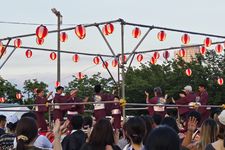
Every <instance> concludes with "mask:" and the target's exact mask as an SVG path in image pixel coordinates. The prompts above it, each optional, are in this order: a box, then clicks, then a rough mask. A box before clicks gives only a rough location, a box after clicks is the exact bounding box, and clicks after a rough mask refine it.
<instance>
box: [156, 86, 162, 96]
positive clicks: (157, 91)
mask: <svg viewBox="0 0 225 150" xmlns="http://www.w3.org/2000/svg"><path fill="white" fill-rule="evenodd" d="M154 92H155V93H156V95H157V96H158V97H161V96H162V90H161V88H160V87H156V88H154Z"/></svg>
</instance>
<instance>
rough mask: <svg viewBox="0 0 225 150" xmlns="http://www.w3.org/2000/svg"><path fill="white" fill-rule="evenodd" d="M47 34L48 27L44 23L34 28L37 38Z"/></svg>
mask: <svg viewBox="0 0 225 150" xmlns="http://www.w3.org/2000/svg"><path fill="white" fill-rule="evenodd" d="M47 34H48V28H47V27H46V26H44V25H40V26H38V27H37V29H36V36H37V38H39V39H44V38H45V37H46V36H47Z"/></svg>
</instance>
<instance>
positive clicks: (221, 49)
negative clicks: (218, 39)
mask: <svg viewBox="0 0 225 150" xmlns="http://www.w3.org/2000/svg"><path fill="white" fill-rule="evenodd" d="M215 50H216V52H217V53H218V54H220V53H222V51H223V46H222V45H221V44H217V45H216V47H215Z"/></svg>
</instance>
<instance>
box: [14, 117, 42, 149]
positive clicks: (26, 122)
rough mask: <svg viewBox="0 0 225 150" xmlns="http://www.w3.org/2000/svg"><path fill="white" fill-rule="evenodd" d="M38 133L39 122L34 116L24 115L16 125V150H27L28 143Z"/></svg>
mask: <svg viewBox="0 0 225 150" xmlns="http://www.w3.org/2000/svg"><path fill="white" fill-rule="evenodd" d="M37 135H38V127H37V123H36V121H35V120H34V119H33V118H30V117H24V118H21V120H20V121H19V122H18V124H17V127H16V140H17V146H16V150H26V145H28V144H30V143H31V142H33V141H34V140H35V138H36V137H37Z"/></svg>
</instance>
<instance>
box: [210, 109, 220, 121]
mask: <svg viewBox="0 0 225 150" xmlns="http://www.w3.org/2000/svg"><path fill="white" fill-rule="evenodd" d="M220 113H221V109H220V108H211V113H210V117H211V118H212V119H214V116H215V115H219V114H220Z"/></svg>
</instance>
